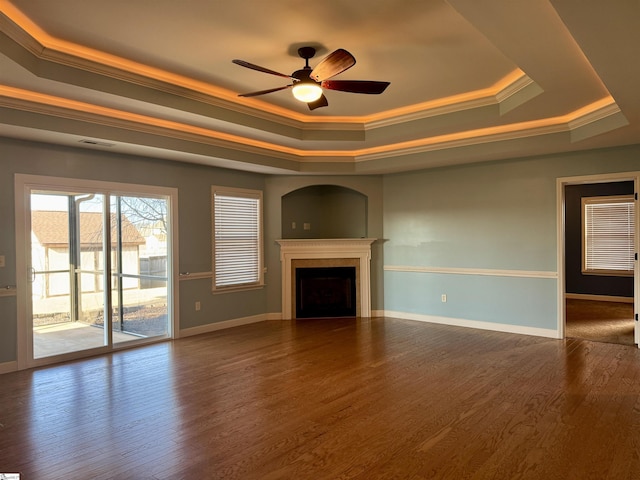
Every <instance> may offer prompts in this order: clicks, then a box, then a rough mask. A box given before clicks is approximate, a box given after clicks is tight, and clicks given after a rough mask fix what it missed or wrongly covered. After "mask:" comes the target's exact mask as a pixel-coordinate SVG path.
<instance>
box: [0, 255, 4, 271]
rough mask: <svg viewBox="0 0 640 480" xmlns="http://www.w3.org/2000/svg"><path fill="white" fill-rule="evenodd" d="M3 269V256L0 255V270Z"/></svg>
mask: <svg viewBox="0 0 640 480" xmlns="http://www.w3.org/2000/svg"><path fill="white" fill-rule="evenodd" d="M3 267H4V255H0V268H3Z"/></svg>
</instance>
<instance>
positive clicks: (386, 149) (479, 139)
mask: <svg viewBox="0 0 640 480" xmlns="http://www.w3.org/2000/svg"><path fill="white" fill-rule="evenodd" d="M0 106H5V107H8V108H12V109H18V110H25V111H30V112H34V113H40V114H43V115H48V116H54V117H61V118H70V119H74V120H80V121H85V122H91V123H96V124H102V125H109V126H113V127H117V128H121V129H125V130H133V131H141V132H146V133H152V134H156V135H165V136H169V137H172V138H181V139H185V140H191V141H198V142H201V143H207V144H210V145H217V146H221V147H224V148H229V149H233V150H239V151H245V152H252V153H259V154H263V155H266V156H269V157H276V158H280V159H284V160H297V161H299V162H314V161H322V162H331V161H332V160H331V159H334V161H336V162H344V161H345V158H346V159H352V160H353V161H354V162H362V161H368V160H376V159H381V158H388V157H395V156H399V155H409V154H414V153H420V152H427V151H433V150H444V149H448V148H458V147H461V146H470V145H475V144H481V143H488V142H499V141H506V140H514V139H521V138H526V137H533V136H541V135H550V134H555V133H558V132H570V131H571V130H573V129H575V128H579V127H581V126H583V125H586V124H589V125H592V124H594V122H597V121H598V120H601V119H606V118H609V117H610V116H611V115H614V114H616V113H617V112H619V111H620V109H619V108H618V106H617V105H616V104H615V102H614V100H613V98H612V97H610V96H609V97H606V98H603V99H601V100H599V101H597V102H594V103H593V104H591V105H589V106H586V107H584V108H582V109H580V110H578V111H576V112H572V113H570V114H567V115H564V116H560V117H555V118H550V119H542V120H534V121H529V122H521V123H515V124H507V125H501V126H494V127H486V128H481V129H475V130H468V131H462V132H457V133H450V134H444V135H438V136H434V137H427V138H421V139H417V140H410V141H405V142H400V143H395V144H387V145H382V146H378V147H366V148H361V149H353V150H318V149H316V150H303V149H298V148H293V147H287V146H284V145H277V144H274V143H271V142H266V141H260V140H253V139H248V138H246V137H239V136H236V135H231V134H227V133H223V132H218V131H215V130H212V129H207V128H204V127H198V126H194V125H189V124H185V123H180V122H176V121H171V120H163V119H159V118H155V117H149V116H146V115H140V114H136V113H132V112H126V111H122V110H116V109H113V108H106V107H100V106H97V105H91V104H87V103H84V102H79V101H75V100H68V99H64V98H60V97H54V96H52V95H47V94H39V93H35V92H30V91H27V90H22V89H18V88H14V87H9V86H2V85H0ZM205 139H206V141H205Z"/></svg>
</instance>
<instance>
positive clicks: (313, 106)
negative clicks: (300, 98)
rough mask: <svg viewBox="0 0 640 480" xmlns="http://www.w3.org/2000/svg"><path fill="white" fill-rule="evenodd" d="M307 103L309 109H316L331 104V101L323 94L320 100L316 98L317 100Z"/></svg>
mask: <svg viewBox="0 0 640 480" xmlns="http://www.w3.org/2000/svg"><path fill="white" fill-rule="evenodd" d="M307 105H308V106H309V110H315V109H316V108H320V107H326V106H327V105H329V102H328V100H327V97H325V96H324V95H321V96H320V98H319V99H318V100H316V101H315V102H309V103H307Z"/></svg>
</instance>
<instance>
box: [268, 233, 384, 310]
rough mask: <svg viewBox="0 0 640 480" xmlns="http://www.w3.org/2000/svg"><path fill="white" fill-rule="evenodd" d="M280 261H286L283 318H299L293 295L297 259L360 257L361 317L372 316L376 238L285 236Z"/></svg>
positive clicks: (283, 272)
mask: <svg viewBox="0 0 640 480" xmlns="http://www.w3.org/2000/svg"><path fill="white" fill-rule="evenodd" d="M276 241H277V242H278V243H279V244H280V260H281V261H282V318H283V319H284V320H290V319H292V318H295V307H294V303H295V299H294V298H293V291H294V288H293V286H294V282H295V274H294V272H293V268H292V262H293V261H294V260H313V259H325V260H326V259H336V260H340V259H345V258H351V259H357V260H358V262H359V272H360V273H359V281H358V283H359V285H360V288H359V290H358V292H357V296H358V304H359V309H358V311H359V312H360V313H359V315H360V316H361V317H370V316H371V267H370V263H371V244H372V243H373V242H375V241H376V239H375V238H327V239H317V238H314V239H295V240H293V239H292V240H289V239H281V240H276Z"/></svg>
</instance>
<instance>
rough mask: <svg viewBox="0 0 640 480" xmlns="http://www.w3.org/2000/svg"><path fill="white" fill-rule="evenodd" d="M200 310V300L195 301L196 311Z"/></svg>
mask: <svg viewBox="0 0 640 480" xmlns="http://www.w3.org/2000/svg"><path fill="white" fill-rule="evenodd" d="M199 311H200V302H196V312H199Z"/></svg>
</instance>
